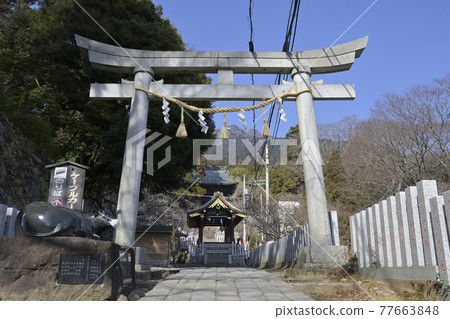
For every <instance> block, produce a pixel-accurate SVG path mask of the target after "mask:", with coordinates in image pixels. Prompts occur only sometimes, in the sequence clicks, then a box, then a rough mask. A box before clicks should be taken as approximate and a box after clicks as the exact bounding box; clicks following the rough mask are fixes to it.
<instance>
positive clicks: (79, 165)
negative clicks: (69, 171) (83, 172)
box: [45, 161, 90, 169]
mask: <svg viewBox="0 0 450 319" xmlns="http://www.w3.org/2000/svg"><path fill="white" fill-rule="evenodd" d="M69 165H72V166H76V167H79V168H83V169H90V167H89V166H85V165H81V164H78V163H75V162H71V161H64V162H59V163H55V164H50V165H47V166H45V168H47V169H49V168H53V167H59V166H69Z"/></svg>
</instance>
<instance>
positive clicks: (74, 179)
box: [46, 162, 88, 210]
mask: <svg viewBox="0 0 450 319" xmlns="http://www.w3.org/2000/svg"><path fill="white" fill-rule="evenodd" d="M46 168H48V169H51V173H50V189H49V194H48V202H49V203H50V204H52V205H54V206H63V207H67V208H71V209H78V210H82V209H83V190H84V178H85V172H86V169H88V167H87V166H84V165H80V164H77V163H73V162H63V163H57V164H52V165H48V166H46Z"/></svg>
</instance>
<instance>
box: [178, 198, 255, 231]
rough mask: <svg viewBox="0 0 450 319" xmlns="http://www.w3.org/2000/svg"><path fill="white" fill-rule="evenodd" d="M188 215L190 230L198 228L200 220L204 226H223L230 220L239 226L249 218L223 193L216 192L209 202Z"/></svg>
mask: <svg viewBox="0 0 450 319" xmlns="http://www.w3.org/2000/svg"><path fill="white" fill-rule="evenodd" d="M186 214H187V222H188V226H189V227H190V228H195V227H198V225H199V222H200V219H202V223H203V225H204V226H222V225H224V223H226V222H228V221H229V220H232V221H233V224H234V225H237V224H238V223H239V222H241V221H242V220H243V219H244V218H245V217H247V213H246V212H244V211H243V210H240V209H239V208H236V207H235V206H233V205H232V204H231V203H230V202H228V201H227V200H226V199H225V198H224V197H223V195H222V193H221V192H215V193H214V195H213V196H212V197H211V199H210V200H209V201H207V202H206V203H205V204H203V205H202V206H200V207H198V208H196V209H194V210H191V211H188V212H187V213H186Z"/></svg>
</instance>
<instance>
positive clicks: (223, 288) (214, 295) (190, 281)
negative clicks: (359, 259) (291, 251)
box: [140, 267, 313, 301]
mask: <svg viewBox="0 0 450 319" xmlns="http://www.w3.org/2000/svg"><path fill="white" fill-rule="evenodd" d="M140 300H141V301H163V300H173V301H191V300H192V301H200V300H205V301H215V300H217V301H220V300H227V301H241V300H242V301H265V300H271V301H277V300H281V301H286V300H293V301H302V300H305V301H306V300H313V299H311V298H309V297H308V296H306V295H304V294H302V293H301V292H299V291H297V290H295V289H293V288H291V287H290V286H289V284H287V283H285V282H284V281H283V280H282V279H281V278H278V277H275V276H273V275H271V274H269V273H268V272H267V271H264V270H261V269H254V268H237V267H230V268H226V267H200V268H198V267H196V268H183V269H182V270H181V271H180V272H179V273H176V274H172V275H169V276H167V277H166V278H165V279H164V280H163V281H161V282H160V283H158V284H157V285H156V287H155V288H153V289H152V290H151V291H150V292H148V293H147V294H146V295H145V297H142V298H141V299H140Z"/></svg>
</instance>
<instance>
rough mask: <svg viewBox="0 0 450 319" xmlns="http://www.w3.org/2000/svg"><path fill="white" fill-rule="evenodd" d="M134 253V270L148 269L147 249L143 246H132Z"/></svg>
mask: <svg viewBox="0 0 450 319" xmlns="http://www.w3.org/2000/svg"><path fill="white" fill-rule="evenodd" d="M133 249H134V251H135V254H136V264H135V266H134V267H135V269H136V271H144V270H149V269H150V263H149V262H147V249H145V248H144V247H133Z"/></svg>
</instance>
